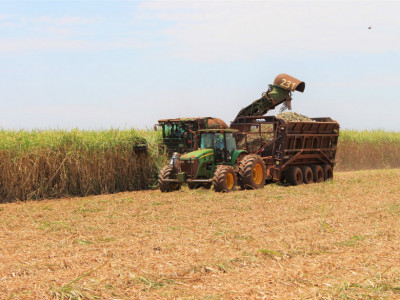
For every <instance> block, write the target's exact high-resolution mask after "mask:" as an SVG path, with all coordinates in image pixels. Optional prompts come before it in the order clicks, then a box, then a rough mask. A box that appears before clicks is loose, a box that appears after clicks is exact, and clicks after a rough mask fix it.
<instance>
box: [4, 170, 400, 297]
mask: <svg viewBox="0 0 400 300" xmlns="http://www.w3.org/2000/svg"><path fill="white" fill-rule="evenodd" d="M399 182H400V169H392V170H377V171H358V172H346V173H336V174H335V180H334V181H332V182H326V183H322V184H310V185H307V186H306V185H303V186H297V187H286V186H281V185H276V184H272V185H268V186H266V187H265V188H264V189H262V190H255V191H237V192H232V193H229V194H219V193H214V192H212V191H207V190H202V189H200V190H188V189H186V188H185V189H183V190H182V191H178V192H174V193H169V194H162V193H160V192H159V191H157V190H156V191H141V192H125V193H119V194H114V195H107V196H92V197H86V198H64V199H58V200H44V201H28V202H18V203H7V204H0V223H1V231H2V234H1V235H0V298H1V299H7V298H14V299H45V298H52V297H53V298H59V299H61V298H63V297H64V299H68V297H70V298H75V299H76V298H80V297H84V298H92V299H96V298H99V299H131V298H133V297H138V298H143V299H146V298H148V299H150V298H151V299H157V298H173V297H182V298H186V299H198V298H201V299H221V298H242V299H243V298H254V299H261V298H265V299H339V298H340V299H341V298H343V299H361V298H363V299H365V298H368V299H371V298H373V299H398V298H399V297H400V267H399V266H400V240H399V236H400V222H399V217H400V200H399V199H400V186H399Z"/></svg>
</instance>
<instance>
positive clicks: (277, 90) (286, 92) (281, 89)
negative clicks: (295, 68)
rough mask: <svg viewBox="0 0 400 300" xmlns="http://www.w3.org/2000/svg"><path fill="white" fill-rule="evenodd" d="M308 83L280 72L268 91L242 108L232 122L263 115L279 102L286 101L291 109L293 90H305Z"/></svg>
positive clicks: (235, 122)
mask: <svg viewBox="0 0 400 300" xmlns="http://www.w3.org/2000/svg"><path fill="white" fill-rule="evenodd" d="M305 87H306V84H305V83H304V82H302V81H300V80H298V79H296V78H294V77H292V76H290V75H288V74H279V75H278V76H276V78H275V80H274V84H270V85H269V89H268V91H266V92H265V93H263V94H262V96H261V98H260V99H257V100H255V101H253V103H251V104H250V105H248V106H246V107H244V108H242V109H241V110H240V111H239V113H238V115H237V116H236V118H235V120H234V121H233V122H232V124H237V123H241V122H240V119H238V118H240V117H249V116H263V115H265V114H266V113H267V112H268V111H270V110H272V109H274V108H275V107H276V106H278V105H279V104H282V103H285V104H286V106H287V107H288V108H289V109H291V100H292V97H291V94H292V93H291V92H293V91H299V92H304V89H305Z"/></svg>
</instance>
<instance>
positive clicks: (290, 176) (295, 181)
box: [286, 167, 303, 185]
mask: <svg viewBox="0 0 400 300" xmlns="http://www.w3.org/2000/svg"><path fill="white" fill-rule="evenodd" d="M286 181H287V182H288V183H290V184H291V185H299V184H302V183H303V173H302V172H301V170H300V168H298V167H290V168H289V169H288V170H287V172H286Z"/></svg>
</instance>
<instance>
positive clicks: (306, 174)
mask: <svg viewBox="0 0 400 300" xmlns="http://www.w3.org/2000/svg"><path fill="white" fill-rule="evenodd" d="M300 169H301V173H303V183H305V184H309V183H312V182H313V177H314V176H313V171H312V170H311V168H310V167H309V166H302V167H301V168H300Z"/></svg>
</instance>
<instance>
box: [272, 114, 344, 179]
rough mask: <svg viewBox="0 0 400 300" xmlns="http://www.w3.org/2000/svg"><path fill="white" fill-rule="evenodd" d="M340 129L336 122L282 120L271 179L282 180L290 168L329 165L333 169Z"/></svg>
mask: <svg viewBox="0 0 400 300" xmlns="http://www.w3.org/2000/svg"><path fill="white" fill-rule="evenodd" d="M339 128H340V126H339V123H338V122H336V121H325V122H324V121H318V122H315V121H311V122H285V121H284V120H281V119H279V125H278V131H277V137H276V142H275V143H276V145H275V149H276V150H275V152H274V153H273V155H272V159H270V163H269V165H268V166H267V167H268V169H269V172H268V173H269V175H270V177H272V179H274V180H276V181H280V180H281V179H282V175H283V174H284V173H285V172H286V170H287V169H288V168H289V167H290V166H302V165H313V164H329V165H331V166H332V167H333V166H334V165H335V157H336V149H337V143H338V137H339ZM271 162H272V163H271Z"/></svg>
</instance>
